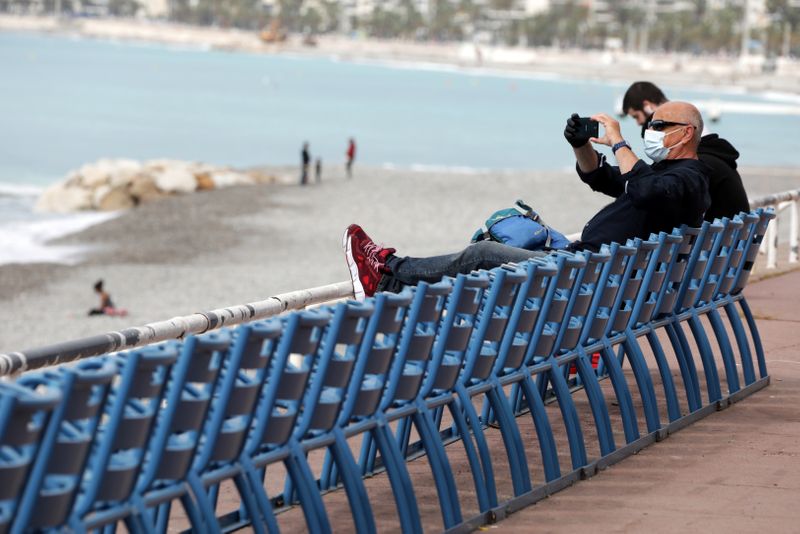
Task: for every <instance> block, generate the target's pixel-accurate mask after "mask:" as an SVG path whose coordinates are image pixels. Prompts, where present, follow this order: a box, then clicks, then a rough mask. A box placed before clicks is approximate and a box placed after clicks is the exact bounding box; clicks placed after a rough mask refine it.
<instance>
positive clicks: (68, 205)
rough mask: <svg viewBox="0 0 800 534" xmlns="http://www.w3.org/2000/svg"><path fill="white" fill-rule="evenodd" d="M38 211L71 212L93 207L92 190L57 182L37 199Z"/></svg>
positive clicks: (36, 207) (36, 208)
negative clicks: (66, 185)
mask: <svg viewBox="0 0 800 534" xmlns="http://www.w3.org/2000/svg"><path fill="white" fill-rule="evenodd" d="M34 209H35V210H36V211H46V212H53V213H69V212H73V211H81V210H90V209H92V192H91V191H90V190H88V189H83V188H79V187H65V186H64V185H63V184H56V185H53V186H51V187H48V188H47V189H45V190H44V192H43V193H42V195H41V196H40V197H39V199H38V200H37V201H36V206H35V207H34Z"/></svg>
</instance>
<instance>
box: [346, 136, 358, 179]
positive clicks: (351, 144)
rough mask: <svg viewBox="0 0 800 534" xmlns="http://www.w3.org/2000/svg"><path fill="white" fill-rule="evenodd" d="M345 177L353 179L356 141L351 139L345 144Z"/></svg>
mask: <svg viewBox="0 0 800 534" xmlns="http://www.w3.org/2000/svg"><path fill="white" fill-rule="evenodd" d="M346 155H347V177H348V178H352V177H353V161H355V159H356V140H355V139H353V138H352V137H351V138H350V139H349V140H348V142H347V152H346Z"/></svg>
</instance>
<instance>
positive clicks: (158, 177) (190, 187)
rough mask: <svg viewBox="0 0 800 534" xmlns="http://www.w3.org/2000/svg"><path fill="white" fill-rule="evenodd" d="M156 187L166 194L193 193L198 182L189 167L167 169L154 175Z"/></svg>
mask: <svg viewBox="0 0 800 534" xmlns="http://www.w3.org/2000/svg"><path fill="white" fill-rule="evenodd" d="M153 179H154V180H155V183H156V186H157V187H158V188H159V189H160V190H161V191H164V192H166V193H192V192H194V191H195V190H196V189H197V182H196V181H195V179H194V174H192V173H191V172H190V171H189V169H188V168H187V166H185V165H184V166H179V167H167V168H165V169H164V170H162V171H160V172H156V173H155V174H154V175H153Z"/></svg>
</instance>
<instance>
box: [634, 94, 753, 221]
mask: <svg viewBox="0 0 800 534" xmlns="http://www.w3.org/2000/svg"><path fill="white" fill-rule="evenodd" d="M667 102H669V100H668V99H667V97H666V96H665V95H664V93H663V92H662V91H661V89H659V88H658V86H657V85H655V84H653V83H650V82H635V83H633V84H632V85H631V86H630V87H629V88H628V90H627V91H626V92H625V96H624V97H623V98H622V114H623V115H628V116H630V117H632V118H633V119H634V120H635V121H636V124H638V125H639V126H641V127H642V137H644V133H645V131H646V130H647V124H648V123H649V122H650V119H651V118H652V117H653V114H654V113H655V112H656V110H657V109H658V107H659V106H661V105H662V104H665V103H667ZM697 157H698V158H700V161H702V162H703V163H705V164H706V165H707V166H708V168H709V173H708V187H709V191H708V192H709V194H710V195H711V206H709V208H708V210H706V214H705V220H707V221H713V220H714V219H721V218H722V217H733V216H734V215H736V214H737V213H740V212H743V211H744V212H748V211H750V203H749V202H748V200H747V193H746V192H745V190H744V184H743V183H742V177H741V176H740V175H739V171H738V170H736V159H737V158H738V157H739V152H738V151H737V150H736V149H735V148H733V145H731V144H730V143H729V142H728V141H727V140H725V139H723V138H721V137H720V136H718V135H717V134H710V133H708V132H705V131H704V132H703V136H702V137H701V138H700V145H699V146H698V147H697Z"/></svg>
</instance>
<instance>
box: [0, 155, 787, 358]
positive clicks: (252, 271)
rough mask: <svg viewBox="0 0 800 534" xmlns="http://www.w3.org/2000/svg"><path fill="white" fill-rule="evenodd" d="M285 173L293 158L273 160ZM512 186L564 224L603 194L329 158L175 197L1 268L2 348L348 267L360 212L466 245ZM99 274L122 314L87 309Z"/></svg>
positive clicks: (404, 238) (443, 247)
mask: <svg viewBox="0 0 800 534" xmlns="http://www.w3.org/2000/svg"><path fill="white" fill-rule="evenodd" d="M271 171H273V172H276V173H279V174H280V173H283V174H284V175H285V176H289V177H290V176H291V175H292V173H294V172H295V170H294V169H271ZM742 175H743V177H744V179H745V183H746V186H747V189H748V191H749V193H750V195H751V197H756V196H758V195H763V194H767V193H770V192H775V191H782V190H785V189H789V188H792V187H797V184H798V179H800V170H798V169H743V170H742ZM517 198H523V199H524V200H526V201H527V202H529V203H531V204H532V205H533V206H535V207H536V208H537V209H538V210H539V211H540V213H541V215H542V216H543V217H544V218H545V220H546V221H547V222H548V223H549V224H551V225H553V226H554V227H556V228H559V229H562V230H563V231H565V232H575V231H580V228H581V226H582V224H583V222H584V221H586V220H587V219H588V217H590V216H591V215H592V214H593V213H594V212H595V211H596V210H597V209H598V208H600V207H601V206H603V205H604V204H605V203H607V202H608V199H607V197H604V196H602V195H600V194H597V193H593V192H592V191H591V190H590V189H589V188H588V187H587V186H585V185H584V184H582V183H581V182H580V180H579V179H578V178H577V176H576V175H575V174H574V173H569V172H545V171H518V172H516V171H515V172H492V173H475V174H466V173H464V174H461V173H443V172H439V173H437V172H412V171H404V170H386V169H374V168H364V167H358V168H357V169H356V174H355V177H354V178H353V179H352V180H347V179H345V178H344V175H343V171H342V169H341V168H330V169H329V170H328V171H327V174H326V175H325V176H324V178H323V183H322V184H320V185H311V186H307V187H300V186H297V185H280V184H264V185H255V186H242V187H232V188H228V189H222V190H216V191H211V192H201V193H195V194H191V195H185V196H176V197H171V198H168V199H164V200H161V201H157V202H153V203H150V204H146V205H143V206H140V207H138V208H135V209H132V210H129V211H127V212H123V213H122V214H121V215H120V216H119V217H117V218H115V219H113V220H111V221H108V222H106V223H103V224H100V225H97V226H94V227H91V228H89V229H87V230H85V231H83V232H81V233H79V234H74V235H71V236H68V237H66V238H62V239H60V240H58V241H57V242H56V243H58V244H69V245H82V246H87V247H91V249H90V250H89V251H88V252H87V255H86V257H85V258H84V261H83V262H82V263H79V264H77V265H73V266H67V265H54V264H34V265H5V266H0V324H1V325H2V327H0V351H3V352H6V351H14V350H20V349H27V348H31V347H35V346H41V345H46V344H50V343H55V342H59V341H65V340H68V339H72V338H76V337H82V336H87V335H92V334H98V333H102V332H105V331H108V330H116V329H119V328H123V327H126V326H132V325H142V324H145V323H148V322H152V321H157V320H163V319H167V318H170V317H174V316H177V315H186V314H189V313H193V312H198V311H204V310H210V309H215V308H219V307H222V306H226V305H232V304H242V303H246V302H253V301H257V300H262V299H265V298H268V297H269V296H271V295H274V294H278V293H282V292H287V291H291V290H296V289H303V288H309V287H315V286H320V285H324V284H329V283H335V282H340V281H343V280H346V279H347V276H348V275H347V268H346V266H345V262H344V257H343V254H342V250H341V233H342V231H343V230H344V228H345V227H346V226H347V225H348V224H350V223H352V222H357V223H359V224H361V225H362V226H363V227H364V228H365V229H366V230H367V232H368V233H370V234H371V235H372V237H373V238H374V239H375V240H376V241H379V242H382V243H384V244H385V245H387V246H392V247H396V248H397V249H398V253H399V254H403V255H413V256H426V255H433V254H440V253H446V252H452V251H455V250H458V249H460V248H461V247H463V246H464V245H465V244H466V243H467V242H468V241H469V238H470V236H471V234H472V232H473V231H474V230H475V229H476V228H477V227H478V226H480V225H481V224H482V222H483V220H484V219H485V218H486V216H488V215H489V214H490V213H491V212H492V211H494V210H496V209H500V208H502V207H506V206H508V205H510V204H511V203H513V201H514V200H515V199H517ZM99 278H102V279H104V280H105V281H106V287H107V289H108V290H109V292H110V293H111V295H112V297H113V299H114V301H115V303H116V304H117V305H118V306H121V307H124V308H126V309H128V311H129V315H128V317H125V318H117V317H106V316H100V317H87V315H86V313H87V311H88V310H89V309H90V308H92V307H94V306H96V304H97V302H96V300H97V299H96V296H95V294H94V293H93V292H92V285H93V284H94V282H95V281H96V280H97V279H99Z"/></svg>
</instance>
